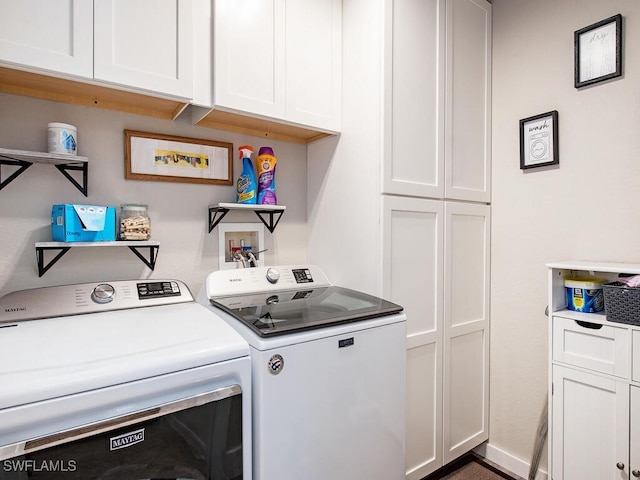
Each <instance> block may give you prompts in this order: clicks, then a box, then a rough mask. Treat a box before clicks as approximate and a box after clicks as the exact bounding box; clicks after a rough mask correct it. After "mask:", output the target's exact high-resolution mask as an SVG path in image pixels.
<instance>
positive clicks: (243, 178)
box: [236, 145, 258, 203]
mask: <svg viewBox="0 0 640 480" xmlns="http://www.w3.org/2000/svg"><path fill="white" fill-rule="evenodd" d="M239 150H240V158H241V159H242V173H241V174H240V176H239V177H238V181H237V182H236V192H237V195H236V203H256V202H257V201H258V185H257V184H256V172H255V171H254V169H253V163H251V155H252V154H253V148H252V147H250V146H249V145H242V146H241V147H239Z"/></svg>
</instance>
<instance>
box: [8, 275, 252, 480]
mask: <svg viewBox="0 0 640 480" xmlns="http://www.w3.org/2000/svg"><path fill="white" fill-rule="evenodd" d="M250 364H251V362H250V357H249V347H248V345H247V342H246V341H245V340H244V339H243V338H242V337H241V336H240V335H238V334H237V333H236V332H235V330H233V329H232V328H230V327H229V326H228V325H227V324H226V323H225V322H224V321H222V320H221V319H220V318H218V317H217V316H216V315H215V314H214V313H212V312H211V311H210V310H207V309H206V308H204V307H203V306H202V305H199V304H198V303H196V302H195V300H194V299H193V297H192V295H191V293H190V292H189V289H188V288H187V286H186V285H185V284H184V283H182V282H180V281H177V280H153V281H148V280H144V281H140V280H132V281H114V282H109V283H101V284H78V285H64V286H57V287H44V288H37V289H32V290H22V291H18V292H14V293H10V294H8V295H5V296H4V297H2V298H1V299H0V479H2V480H5V479H6V480H12V479H20V480H23V479H28V478H39V479H59V478H60V479H64V480H74V479H83V480H86V479H88V478H100V479H114V480H116V479H117V480H134V479H142V478H162V479H169V478H171V479H173V478H175V479H198V480H201V479H207V480H210V479H215V480H231V479H233V480H239V479H242V478H244V479H251V410H250V409H251V403H250V401H251V380H250V375H251V365H250Z"/></svg>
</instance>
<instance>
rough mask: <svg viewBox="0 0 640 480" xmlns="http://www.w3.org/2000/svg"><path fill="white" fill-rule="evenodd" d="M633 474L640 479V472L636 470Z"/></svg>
mask: <svg viewBox="0 0 640 480" xmlns="http://www.w3.org/2000/svg"><path fill="white" fill-rule="evenodd" d="M631 474H632V475H633V476H634V477H636V478H640V470H634V471H632V472H631Z"/></svg>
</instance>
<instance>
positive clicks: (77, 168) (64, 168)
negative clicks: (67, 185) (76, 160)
mask: <svg viewBox="0 0 640 480" xmlns="http://www.w3.org/2000/svg"><path fill="white" fill-rule="evenodd" d="M88 167H89V164H88V163H86V162H84V163H82V164H81V165H69V164H65V165H56V168H57V169H58V170H60V173H62V174H63V175H64V176H65V177H67V179H68V180H69V181H70V182H71V183H72V184H73V185H74V186H75V187H76V188H77V189H78V190H80V191H81V192H82V194H83V195H84V196H85V197H86V196H87V176H88V175H87V172H88V170H89V168H88ZM70 171H74V172H82V184H80V183H79V182H78V181H77V180H76V179H75V178H73V177H72V176H71V174H70V173H69V172H70Z"/></svg>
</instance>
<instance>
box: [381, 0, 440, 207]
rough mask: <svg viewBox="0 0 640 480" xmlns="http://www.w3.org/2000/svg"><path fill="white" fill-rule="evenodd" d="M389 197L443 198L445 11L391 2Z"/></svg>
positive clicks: (416, 1) (435, 1) (435, 0)
mask: <svg viewBox="0 0 640 480" xmlns="http://www.w3.org/2000/svg"><path fill="white" fill-rule="evenodd" d="M386 8H387V12H386V15H385V22H386V24H385V43H386V45H387V49H386V52H387V57H386V66H385V70H386V72H387V73H386V80H387V81H386V82H385V97H386V99H387V101H386V108H385V111H388V112H389V113H388V115H387V116H386V126H385V128H386V138H387V139H389V141H387V142H385V144H386V149H385V159H384V186H383V189H384V193H390V194H397V195H411V196H416V197H431V198H442V197H443V195H444V187H443V182H444V149H443V144H444V129H443V126H444V90H443V88H442V86H443V82H444V55H443V51H442V50H443V48H444V12H445V10H444V8H443V3H442V1H440V0H427V1H424V0H389V1H387V2H386Z"/></svg>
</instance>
